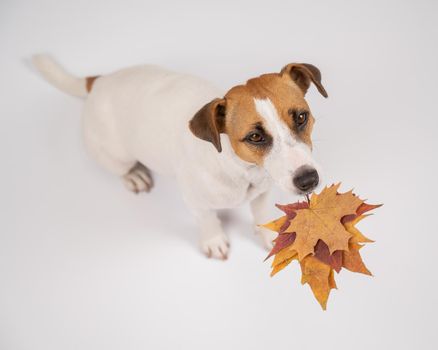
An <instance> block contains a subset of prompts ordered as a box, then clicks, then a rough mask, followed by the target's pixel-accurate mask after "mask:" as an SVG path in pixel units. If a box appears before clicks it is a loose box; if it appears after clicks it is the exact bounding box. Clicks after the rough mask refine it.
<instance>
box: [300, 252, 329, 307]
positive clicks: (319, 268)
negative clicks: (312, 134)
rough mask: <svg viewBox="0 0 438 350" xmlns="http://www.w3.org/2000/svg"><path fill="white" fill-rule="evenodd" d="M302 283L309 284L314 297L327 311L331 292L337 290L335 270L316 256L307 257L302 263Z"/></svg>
mask: <svg viewBox="0 0 438 350" xmlns="http://www.w3.org/2000/svg"><path fill="white" fill-rule="evenodd" d="M300 265H301V273H302V277H301V283H302V284H305V283H307V284H309V286H310V288H311V289H312V292H313V295H314V296H315V298H316V300H318V302H319V304H320V305H321V307H322V308H323V309H324V310H325V309H326V307H327V300H328V297H329V294H330V290H332V289H333V288H336V283H335V279H334V276H333V269H332V268H331V267H330V266H328V265H326V264H324V263H323V262H321V261H319V260H318V259H317V258H315V257H314V256H311V255H310V256H307V257H305V258H304V259H303V260H302V261H301V262H300Z"/></svg>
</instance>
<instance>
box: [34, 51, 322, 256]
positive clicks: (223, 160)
mask: <svg viewBox="0 0 438 350" xmlns="http://www.w3.org/2000/svg"><path fill="white" fill-rule="evenodd" d="M33 64H34V66H35V67H36V68H37V69H38V70H39V71H40V72H41V73H42V75H43V76H44V77H45V79H46V80H48V81H49V82H50V83H52V84H53V85H54V86H56V87H57V88H59V89H60V90H62V91H64V92H66V93H68V94H71V95H74V96H78V97H82V98H85V106H84V111H83V120H82V131H83V137H84V141H85V145H86V148H87V149H88V151H89V152H90V153H91V155H92V156H93V157H94V158H95V160H96V161H97V162H98V163H99V164H100V165H102V166H103V167H104V168H105V169H107V170H108V171H110V172H111V173H113V174H115V175H117V176H119V177H121V179H122V180H123V182H124V184H125V185H126V187H127V188H128V189H129V190H130V191H133V192H135V193H138V192H142V191H145V192H148V191H149V190H150V189H151V187H152V186H153V180H152V177H151V171H153V172H154V173H157V174H164V175H168V176H172V177H174V178H175V179H176V181H177V183H178V185H179V188H180V190H181V193H182V196H183V199H184V201H185V203H186V204H187V206H188V208H189V209H190V210H191V212H193V214H194V216H195V218H196V220H197V223H198V225H199V229H200V246H201V250H202V251H203V252H204V253H205V254H206V255H207V256H208V257H213V258H218V259H226V258H227V257H228V252H229V247H230V245H229V240H228V238H227V236H226V235H225V233H224V231H223V230H222V227H221V223H220V220H219V218H218V215H217V212H218V210H220V209H227V208H234V207H236V206H239V205H241V204H243V203H245V202H249V203H250V207H251V212H252V214H253V217H254V223H255V231H256V233H257V234H258V235H259V236H260V237H261V239H262V243H263V244H264V245H265V246H266V248H267V249H270V248H272V244H273V242H272V240H273V238H274V237H273V233H272V232H271V231H269V230H267V229H265V228H263V227H259V226H258V225H259V224H263V223H266V222H267V221H269V217H267V216H266V215H267V212H268V211H267V205H268V204H269V203H268V198H269V197H268V196H269V191H270V189H271V187H272V186H273V185H274V184H276V185H278V186H279V187H280V188H281V189H283V190H285V191H287V192H289V193H291V192H292V193H295V194H306V193H308V192H310V191H312V190H313V189H314V188H315V187H316V186H317V185H318V182H319V170H318V169H319V168H318V165H317V164H316V162H315V161H314V159H313V158H312V153H311V151H312V140H311V133H312V128H313V124H314V120H315V119H314V117H313V115H312V113H311V111H310V108H309V106H308V104H307V102H306V100H305V94H306V92H307V90H308V89H309V86H310V84H311V83H313V84H314V85H315V86H316V88H317V89H318V91H319V92H320V93H321V95H323V96H324V97H327V92H326V90H325V88H324V87H323V85H322V83H321V73H320V71H319V69H318V68H316V67H315V66H313V65H311V64H306V63H291V64H287V65H286V66H285V67H284V68H283V69H282V70H281V71H280V72H279V73H270V74H263V75H261V76H259V77H256V78H252V79H249V80H248V81H247V82H246V83H245V84H243V85H237V86H234V87H232V88H231V89H230V90H228V91H227V92H225V93H224V91H222V90H221V89H218V88H217V87H215V86H214V85H212V84H210V83H209V82H207V81H204V80H202V79H200V78H197V77H194V76H190V75H186V74H181V73H176V72H172V71H169V70H166V69H164V68H161V67H158V66H153V65H143V66H136V67H131V68H126V69H123V70H120V71H117V72H115V73H112V74H108V75H102V76H92V77H86V78H78V77H75V76H73V75H71V74H69V73H68V72H66V71H65V70H64V69H63V68H62V67H61V66H60V65H59V64H58V63H56V62H55V61H54V60H53V59H52V58H51V57H49V56H46V55H37V56H34V57H33Z"/></svg>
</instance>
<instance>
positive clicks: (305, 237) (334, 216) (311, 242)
mask: <svg viewBox="0 0 438 350" xmlns="http://www.w3.org/2000/svg"><path fill="white" fill-rule="evenodd" d="M339 186H340V184H336V185H332V186H330V187H326V188H324V189H323V190H322V192H321V193H320V194H316V193H313V194H312V196H311V197H310V199H308V201H307V202H297V203H293V204H287V205H277V207H278V208H279V209H280V210H282V211H283V212H284V213H285V214H286V215H284V216H282V217H280V218H279V219H277V220H274V221H272V222H270V223H267V224H265V225H263V226H264V227H266V228H268V229H270V230H273V231H276V232H278V236H277V238H276V239H275V240H274V243H275V244H274V247H273V249H272V251H271V252H270V253H269V255H268V256H267V258H266V259H268V258H270V257H271V256H274V255H275V257H274V260H273V262H272V272H271V276H273V275H275V274H276V273H278V272H279V271H281V270H283V269H284V268H285V267H286V266H287V265H289V264H290V263H291V262H292V261H294V260H298V261H299V263H300V265H301V273H302V277H301V283H302V284H306V283H307V284H309V285H310V288H311V289H312V292H313V294H314V295H315V298H316V299H317V300H318V302H319V303H320V305H321V307H322V308H323V309H324V310H325V309H326V306H327V300H328V297H329V294H330V291H331V290H332V289H334V288H337V287H336V282H335V278H334V271H336V272H337V273H339V272H340V271H341V269H342V268H345V269H347V270H350V271H352V272H359V273H363V274H365V275H371V272H370V271H369V270H368V269H367V268H366V266H365V264H364V263H363V261H362V258H361V256H360V253H359V250H360V249H361V248H362V247H363V244H361V243H368V242H373V241H372V240H370V239H368V238H366V237H365V236H364V235H363V234H362V233H361V232H360V231H359V230H358V229H357V228H356V227H355V225H356V224H357V223H358V222H359V221H361V220H362V219H364V218H365V217H367V216H368V215H365V213H366V212H368V211H370V210H372V209H375V208H377V207H379V206H380V205H370V204H366V203H365V202H364V201H363V200H361V199H360V198H359V197H357V196H356V195H355V194H354V193H353V192H352V191H349V192H346V193H338V188H339Z"/></svg>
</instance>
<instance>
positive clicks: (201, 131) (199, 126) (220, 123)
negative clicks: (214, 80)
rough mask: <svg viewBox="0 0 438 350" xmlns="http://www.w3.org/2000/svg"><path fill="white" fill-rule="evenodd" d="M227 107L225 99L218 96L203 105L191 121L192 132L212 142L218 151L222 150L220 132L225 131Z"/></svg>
mask: <svg viewBox="0 0 438 350" xmlns="http://www.w3.org/2000/svg"><path fill="white" fill-rule="evenodd" d="M225 107H226V101H225V99H223V98H216V99H214V100H213V101H211V102H209V103H207V104H206V105H205V106H204V107H202V108H201V109H200V110H199V111H198V112H197V113H196V114H195V116H194V117H193V118H192V120H190V123H189V127H190V130H191V131H192V133H193V134H194V135H195V136H196V137H199V138H200V139H202V140H205V141H209V142H211V143H212V144H213V145H214V147H216V149H217V151H218V152H221V151H222V146H221V139H220V136H219V134H220V133H223V132H225Z"/></svg>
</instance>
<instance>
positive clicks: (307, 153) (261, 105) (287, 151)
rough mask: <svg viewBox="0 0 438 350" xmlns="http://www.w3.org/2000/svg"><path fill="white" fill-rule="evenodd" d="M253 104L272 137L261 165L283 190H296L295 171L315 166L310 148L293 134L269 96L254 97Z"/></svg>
mask: <svg viewBox="0 0 438 350" xmlns="http://www.w3.org/2000/svg"><path fill="white" fill-rule="evenodd" d="M254 104H255V107H256V111H257V113H258V114H259V115H260V116H261V117H262V118H263V120H264V121H265V126H266V129H267V130H268V132H269V133H270V134H271V136H272V139H273V145H272V148H271V150H270V151H269V154H268V155H267V156H266V157H265V159H264V163H263V166H264V168H265V169H266V171H267V172H268V173H269V174H270V175H271V177H272V178H273V180H274V181H275V182H276V183H277V184H278V185H279V186H280V187H281V188H282V189H283V190H286V191H291V192H292V191H294V192H296V188H295V186H294V185H293V182H292V178H293V175H294V173H295V171H296V170H297V169H298V168H299V167H301V166H304V165H307V166H310V167H313V168H316V167H317V166H316V164H315V162H314V160H313V158H312V155H311V150H310V148H309V146H307V145H306V144H305V143H303V142H300V141H298V140H297V139H296V138H295V137H294V136H293V133H292V132H291V130H290V128H289V127H288V126H287V124H286V123H285V122H284V120H283V119H282V118H280V116H279V115H278V112H277V109H276V108H275V106H274V104H273V103H272V102H271V100H270V99H269V98H266V99H257V98H254Z"/></svg>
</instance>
